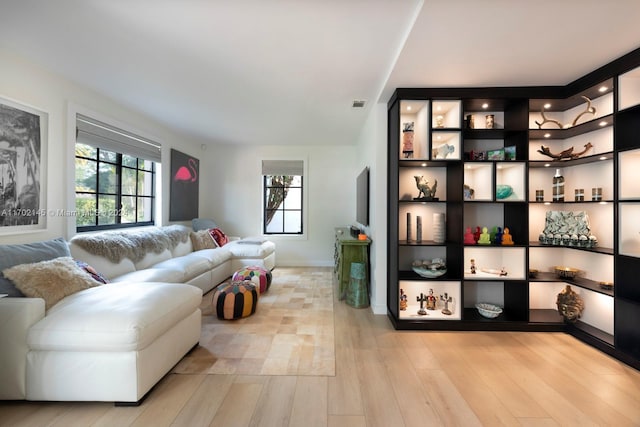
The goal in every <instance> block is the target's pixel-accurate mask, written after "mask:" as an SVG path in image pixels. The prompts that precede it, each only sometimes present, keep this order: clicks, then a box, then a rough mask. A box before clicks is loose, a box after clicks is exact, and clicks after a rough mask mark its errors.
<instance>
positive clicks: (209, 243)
mask: <svg viewBox="0 0 640 427" xmlns="http://www.w3.org/2000/svg"><path fill="white" fill-rule="evenodd" d="M190 237H191V244H192V245H193V250H194V251H200V250H202V249H214V248H215V247H216V242H215V241H214V240H213V237H211V234H210V233H209V230H200V231H192V232H191V234H190Z"/></svg>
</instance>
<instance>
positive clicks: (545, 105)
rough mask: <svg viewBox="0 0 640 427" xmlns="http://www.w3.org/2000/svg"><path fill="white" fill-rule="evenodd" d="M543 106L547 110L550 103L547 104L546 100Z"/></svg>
mask: <svg viewBox="0 0 640 427" xmlns="http://www.w3.org/2000/svg"><path fill="white" fill-rule="evenodd" d="M544 108H545V109H546V110H548V109H549V108H551V104H549V103H548V102H547V103H546V104H544Z"/></svg>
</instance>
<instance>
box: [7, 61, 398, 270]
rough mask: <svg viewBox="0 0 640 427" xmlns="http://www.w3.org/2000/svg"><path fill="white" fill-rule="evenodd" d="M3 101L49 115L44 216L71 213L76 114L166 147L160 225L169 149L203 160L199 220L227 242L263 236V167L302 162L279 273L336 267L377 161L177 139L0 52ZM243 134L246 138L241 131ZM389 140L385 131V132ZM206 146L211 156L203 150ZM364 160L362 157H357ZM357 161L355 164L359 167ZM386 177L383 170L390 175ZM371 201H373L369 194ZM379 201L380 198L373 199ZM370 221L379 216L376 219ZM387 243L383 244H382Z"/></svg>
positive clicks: (31, 236)
mask: <svg viewBox="0 0 640 427" xmlns="http://www.w3.org/2000/svg"><path fill="white" fill-rule="evenodd" d="M0 72H1V73H2V74H1V78H0V97H4V98H8V99H11V100H14V101H17V102H20V103H22V104H26V105H29V106H32V107H35V108H37V109H39V110H42V111H45V112H46V113H48V115H49V135H48V159H47V165H48V171H47V175H46V181H47V201H48V202H47V206H46V208H47V209H56V210H57V209H69V208H70V207H71V208H73V205H74V202H73V200H74V194H73V191H74V190H73V189H74V184H73V173H69V172H68V171H71V170H72V168H73V162H74V159H73V141H74V140H75V139H74V132H75V127H74V123H75V122H74V118H73V112H74V111H76V110H81V111H83V112H95V113H96V114H99V115H100V117H98V118H99V119H105V118H110V119H112V120H113V121H114V122H115V124H118V125H121V126H123V127H125V128H127V129H128V130H133V131H136V130H137V131H139V132H140V133H141V134H142V135H144V136H148V137H153V138H154V139H156V140H158V141H159V142H161V143H162V144H163V148H162V164H163V168H162V186H163V200H162V218H163V223H164V224H166V223H168V218H169V179H170V178H169V171H170V167H169V166H170V149H171V148H176V149H178V150H180V151H183V152H185V153H187V154H189V155H193V156H195V157H197V158H199V159H200V178H201V181H200V214H199V216H201V217H211V218H214V219H215V220H216V221H217V222H218V223H219V224H220V225H221V226H222V227H224V228H223V229H224V230H225V231H227V232H228V233H229V234H230V235H238V236H250V235H260V234H261V231H262V229H261V213H262V177H261V174H260V165H261V160H263V159H302V160H304V161H305V162H306V172H307V175H306V176H305V191H306V193H305V198H306V200H307V205H306V212H307V215H306V217H305V224H304V226H305V235H304V236H303V237H273V238H272V239H273V240H274V241H276V243H277V247H278V249H277V251H278V255H277V259H278V260H277V263H278V265H280V266H331V265H333V247H334V228H335V227H341V226H349V225H351V224H354V223H355V214H356V205H355V194H356V177H357V174H358V173H359V172H360V170H361V169H362V167H363V166H364V165H365V164H366V165H369V166H370V167H371V168H372V178H373V179H372V191H375V186H376V183H375V179H376V178H375V176H376V175H375V170H376V167H375V165H374V164H373V163H372V162H370V161H369V160H367V161H366V162H364V159H368V158H369V157H370V156H371V158H373V156H374V153H372V152H371V147H369V146H368V143H367V145H365V146H362V147H360V148H358V147H356V146H355V145H354V146H338V147H336V146H313V147H299V146H259V147H236V146H231V145H216V144H214V143H211V142H205V141H200V140H194V139H190V138H189V137H187V136H185V135H180V134H177V133H175V132H172V131H171V130H170V129H168V128H166V127H165V126H163V125H162V124H161V123H158V122H155V121H153V120H151V119H149V118H147V117H145V116H142V115H141V114H139V113H136V112H135V111H133V110H130V109H128V108H127V107H126V106H123V105H120V104H118V103H116V102H114V101H113V100H111V99H109V98H107V97H104V96H102V95H100V94H97V93H96V92H94V91H91V90H89V89H86V88H84V87H82V86H80V85H78V84H75V83H73V82H71V81H68V80H66V79H63V78H62V77H60V76H58V75H56V74H54V73H52V72H49V71H46V70H44V69H43V68H41V67H39V66H38V65H36V64H33V63H31V62H29V61H27V60H25V59H24V58H22V57H20V56H18V55H16V54H14V53H12V52H10V51H8V50H3V49H0ZM239 131H241V130H239ZM383 134H384V130H383ZM202 144H204V145H205V147H206V150H203V149H202V148H201V146H202ZM358 153H362V154H363V155H364V157H360V155H359V154H358ZM356 159H358V160H357V161H356ZM385 170H386V169H385ZM372 194H375V193H373V192H372ZM372 200H375V198H372ZM372 217H373V218H372V220H375V213H374V212H373V211H372ZM73 224H74V222H73V220H69V219H68V218H63V217H48V218H47V229H46V230H43V231H38V232H32V233H20V234H14V235H7V234H2V233H0V244H6V243H23V242H29V241H37V240H44V239H48V238H53V237H59V236H63V237H66V238H70V237H71V236H72V235H73V234H74V233H75V229H74V227H73ZM381 240H382V239H381Z"/></svg>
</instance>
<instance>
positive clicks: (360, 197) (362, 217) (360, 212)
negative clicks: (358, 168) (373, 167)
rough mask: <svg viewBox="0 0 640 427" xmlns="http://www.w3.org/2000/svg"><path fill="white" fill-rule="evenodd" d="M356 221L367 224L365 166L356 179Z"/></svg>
mask: <svg viewBox="0 0 640 427" xmlns="http://www.w3.org/2000/svg"><path fill="white" fill-rule="evenodd" d="M356 222H359V223H360V224H362V225H364V226H368V225H369V168H368V167H365V168H364V170H363V171H362V172H360V175H358V178H357V179H356Z"/></svg>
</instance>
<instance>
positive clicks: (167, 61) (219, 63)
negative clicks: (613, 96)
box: [0, 0, 640, 145]
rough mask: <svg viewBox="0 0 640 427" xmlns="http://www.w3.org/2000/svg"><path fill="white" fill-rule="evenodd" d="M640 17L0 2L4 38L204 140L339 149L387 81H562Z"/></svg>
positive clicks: (603, 57) (626, 12)
mask: <svg viewBox="0 0 640 427" xmlns="http://www.w3.org/2000/svg"><path fill="white" fill-rule="evenodd" d="M639 21H640V1H638V0H612V1H611V0H610V1H604V0H600V1H596V0H561V1H560V0H537V1H535V2H524V1H513V0H483V1H478V0H424V1H421V0H235V1H234V0H55V1H50V0H49V1H48V0H0V45H2V46H4V47H5V48H8V49H10V50H12V51H15V52H16V53H18V54H20V55H22V56H24V57H25V58H27V59H29V60H31V61H34V62H36V63H38V64H40V65H42V66H43V67H45V68H47V69H50V70H51V71H53V72H56V73H59V74H61V75H63V76H65V77H66V78H68V79H70V80H72V81H75V82H77V83H79V84H82V85H84V86H87V87H89V88H91V89H93V90H95V91H97V92H100V93H102V94H104V95H106V96H108V97H110V98H113V99H114V100H116V101H117V102H119V103H122V104H123V105H126V106H128V107H130V108H132V109H135V110H139V111H141V112H142V113H144V114H146V115H147V116H149V117H151V118H153V119H155V120H158V121H161V122H163V123H165V124H166V125H167V126H169V127H171V128H173V129H175V130H176V131H180V132H184V133H187V134H189V135H192V136H193V137H195V138H199V139H202V140H203V141H211V142H215V143H234V144H256V145H257V144H270V145H271V144H276V145H282V144H284V145H287V144H292V145H296V144H297V145H304V144H310V145H311V144H313V145H338V144H353V143H354V142H355V141H356V140H357V138H358V135H359V132H360V130H361V128H362V126H363V124H364V121H365V118H366V115H367V113H368V112H369V111H370V109H371V106H372V105H373V104H375V103H376V102H386V101H387V100H388V99H389V97H390V95H391V94H392V93H393V90H394V89H395V88H396V87H457V86H510V85H557V84H566V83H568V82H570V81H573V80H575V79H576V78H578V77H581V76H582V75H584V74H586V73H588V72H589V71H592V70H594V69H596V68H598V67H599V66H601V65H604V64H606V63H607V62H609V61H611V60H612V59H615V58H617V57H619V56H621V55H623V54H625V53H627V52H629V51H631V50H633V49H635V48H638V47H640V25H638V22H639ZM0 65H1V64H0ZM0 73H1V66H0ZM355 99H363V100H367V104H366V107H365V108H364V109H362V110H356V109H353V108H352V107H351V104H352V101H353V100H355Z"/></svg>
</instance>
